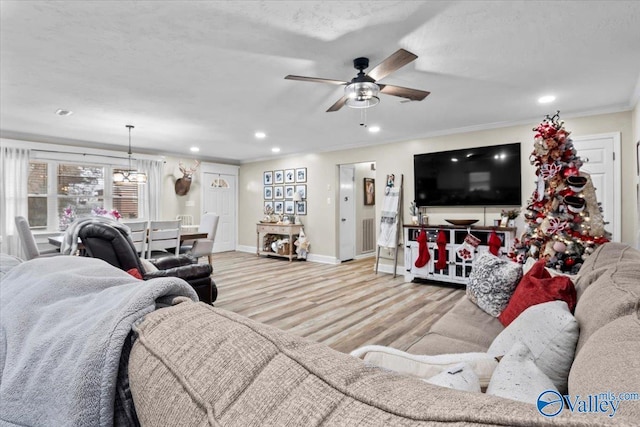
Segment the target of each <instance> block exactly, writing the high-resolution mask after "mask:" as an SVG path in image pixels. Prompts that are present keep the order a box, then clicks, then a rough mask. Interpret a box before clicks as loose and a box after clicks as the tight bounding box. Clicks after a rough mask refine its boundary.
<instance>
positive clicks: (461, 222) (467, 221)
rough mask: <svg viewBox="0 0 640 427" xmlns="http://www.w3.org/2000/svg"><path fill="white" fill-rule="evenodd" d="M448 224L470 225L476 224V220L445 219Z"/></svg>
mask: <svg viewBox="0 0 640 427" xmlns="http://www.w3.org/2000/svg"><path fill="white" fill-rule="evenodd" d="M445 221H447V222H448V223H449V224H453V225H471V224H475V223H476V222H478V221H479V220H478V219H445Z"/></svg>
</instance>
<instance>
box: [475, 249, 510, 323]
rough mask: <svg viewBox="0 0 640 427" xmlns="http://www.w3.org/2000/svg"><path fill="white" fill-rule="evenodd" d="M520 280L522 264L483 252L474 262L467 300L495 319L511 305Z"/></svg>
mask: <svg viewBox="0 0 640 427" xmlns="http://www.w3.org/2000/svg"><path fill="white" fill-rule="evenodd" d="M520 279H522V265H521V264H518V263H515V262H513V261H511V260H510V259H506V258H498V257H497V256H495V255H493V254H492V253H491V252H483V253H481V254H480V255H478V257H477V258H476V260H475V261H473V268H472V269H471V274H469V281H468V282H467V298H469V300H470V301H471V302H472V303H474V304H475V305H477V306H478V307H480V308H481V309H482V310H484V311H485V312H487V313H489V314H490V315H492V316H493V317H498V316H500V313H502V310H504V309H505V308H506V307H507V304H509V300H510V299H511V295H513V291H515V289H516V286H518V283H520Z"/></svg>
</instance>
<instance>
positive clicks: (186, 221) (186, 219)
mask: <svg viewBox="0 0 640 427" xmlns="http://www.w3.org/2000/svg"><path fill="white" fill-rule="evenodd" d="M176 219H179V220H180V225H183V226H184V225H193V215H176Z"/></svg>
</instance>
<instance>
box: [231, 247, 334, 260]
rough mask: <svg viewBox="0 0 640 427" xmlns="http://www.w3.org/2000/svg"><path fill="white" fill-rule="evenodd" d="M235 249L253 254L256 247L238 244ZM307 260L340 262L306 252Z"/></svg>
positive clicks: (329, 257) (330, 257)
mask: <svg viewBox="0 0 640 427" xmlns="http://www.w3.org/2000/svg"><path fill="white" fill-rule="evenodd" d="M236 251H238V252H247V253H250V254H255V253H256V247H255V246H245V245H238V246H236ZM307 261H310V262H317V263H319V264H340V261H339V260H338V259H336V258H335V257H332V256H326V255H316V254H313V253H310V254H307Z"/></svg>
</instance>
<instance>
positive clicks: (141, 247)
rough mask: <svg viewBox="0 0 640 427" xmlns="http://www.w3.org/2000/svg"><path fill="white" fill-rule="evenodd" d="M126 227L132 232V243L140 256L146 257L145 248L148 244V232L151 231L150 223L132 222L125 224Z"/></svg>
mask: <svg viewBox="0 0 640 427" xmlns="http://www.w3.org/2000/svg"><path fill="white" fill-rule="evenodd" d="M123 224H124V225H126V226H127V227H129V230H131V241H132V242H133V246H134V247H135V248H136V252H138V254H139V255H141V256H144V252H145V246H146V243H147V232H148V230H149V222H148V221H131V222H124V223H123Z"/></svg>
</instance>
